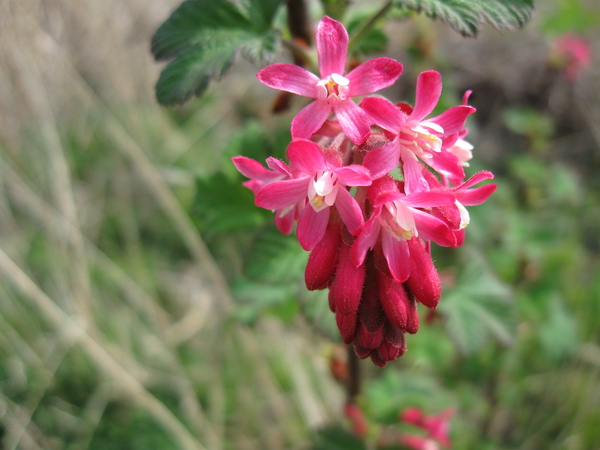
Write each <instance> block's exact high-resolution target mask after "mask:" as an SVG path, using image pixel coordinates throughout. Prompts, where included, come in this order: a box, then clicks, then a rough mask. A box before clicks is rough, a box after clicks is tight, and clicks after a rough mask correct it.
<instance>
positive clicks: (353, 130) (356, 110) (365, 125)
mask: <svg viewBox="0 0 600 450" xmlns="http://www.w3.org/2000/svg"><path fill="white" fill-rule="evenodd" d="M333 109H334V111H335V116H336V118H337V120H338V122H339V124H340V126H341V127H342V130H343V131H344V134H345V135H346V136H347V137H348V139H350V140H351V141H352V142H354V143H355V144H357V145H360V144H362V143H363V142H365V141H366V140H367V138H368V137H369V134H371V127H370V125H371V119H370V118H369V116H367V114H366V113H365V112H364V111H363V110H362V109H361V108H360V106H358V105H357V104H356V103H354V102H353V101H352V100H350V99H347V100H342V101H341V102H339V103H338V104H336V105H334V107H333Z"/></svg>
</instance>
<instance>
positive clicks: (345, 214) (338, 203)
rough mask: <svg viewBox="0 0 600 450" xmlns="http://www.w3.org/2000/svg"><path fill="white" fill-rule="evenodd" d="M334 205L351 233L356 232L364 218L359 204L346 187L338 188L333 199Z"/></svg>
mask: <svg viewBox="0 0 600 450" xmlns="http://www.w3.org/2000/svg"><path fill="white" fill-rule="evenodd" d="M335 207H336V208H337V210H338V212H339V213H340V217H341V218H342V221H343V222H344V224H345V225H346V227H347V228H348V231H350V233H351V234H354V233H356V231H357V230H358V229H359V228H360V227H362V225H363V223H364V219H363V214H362V211H361V209H360V206H359V205H358V202H357V201H356V200H355V199H354V197H352V195H350V192H348V191H347V190H346V189H344V188H340V190H339V191H338V193H337V197H336V199H335Z"/></svg>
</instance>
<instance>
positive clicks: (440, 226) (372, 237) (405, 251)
mask: <svg viewBox="0 0 600 450" xmlns="http://www.w3.org/2000/svg"><path fill="white" fill-rule="evenodd" d="M369 198H370V200H371V204H372V205H373V213H372V214H371V217H369V220H368V221H367V222H366V223H365V224H364V226H363V228H362V229H361V231H360V234H359V235H358V238H357V239H356V241H355V242H354V245H353V248H352V258H353V262H354V264H355V265H360V264H362V262H363V261H364V259H365V256H366V254H367V251H368V250H369V249H372V248H374V247H375V244H376V242H377V239H378V238H379V235H380V234H381V242H382V247H383V254H384V255H385V258H386V260H387V263H388V267H389V270H390V272H391V274H392V276H393V277H394V279H395V280H396V281H397V282H399V283H402V282H404V281H406V280H407V279H408V277H409V276H410V274H411V264H410V258H409V254H410V253H409V247H408V244H407V241H409V240H410V239H412V238H413V237H417V236H418V237H420V238H422V239H425V240H433V241H434V242H436V243H438V244H440V245H444V246H454V245H455V243H456V238H455V237H454V234H453V233H452V230H451V229H450V227H449V226H448V225H447V224H446V223H445V222H444V221H442V220H440V219H438V218H436V217H434V216H432V215H431V214H429V213H428V212H425V211H423V210H422V208H432V207H438V206H444V205H450V204H453V203H454V200H455V199H454V196H453V195H452V194H450V193H447V192H434V191H430V192H417V193H414V194H410V195H406V194H404V193H402V192H400V190H399V189H398V186H397V184H396V182H395V181H394V180H393V178H391V177H390V176H385V177H382V178H379V179H378V180H376V181H374V182H373V184H372V186H371V187H370V188H369Z"/></svg>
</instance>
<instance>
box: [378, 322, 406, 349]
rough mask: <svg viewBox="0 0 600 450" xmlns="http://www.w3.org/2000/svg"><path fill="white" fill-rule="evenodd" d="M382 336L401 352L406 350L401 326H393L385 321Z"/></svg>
mask: <svg viewBox="0 0 600 450" xmlns="http://www.w3.org/2000/svg"><path fill="white" fill-rule="evenodd" d="M383 338H384V339H385V340H386V341H387V342H389V343H390V344H391V345H393V346H394V347H396V348H399V349H401V350H402V353H404V352H405V351H406V339H405V338H404V331H403V330H402V329H401V328H398V327H395V326H394V325H392V324H391V323H390V322H388V323H386V325H385V328H384V333H383Z"/></svg>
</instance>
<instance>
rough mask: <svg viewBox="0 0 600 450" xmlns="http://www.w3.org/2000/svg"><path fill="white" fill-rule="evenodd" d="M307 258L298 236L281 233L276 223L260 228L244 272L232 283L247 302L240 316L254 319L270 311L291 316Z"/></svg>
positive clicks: (294, 308) (235, 292) (238, 297)
mask: <svg viewBox="0 0 600 450" xmlns="http://www.w3.org/2000/svg"><path fill="white" fill-rule="evenodd" d="M307 258H308V253H307V252H305V251H304V250H303V249H302V247H300V245H299V244H298V241H297V239H296V238H295V236H285V235H282V234H281V233H280V232H279V230H278V229H277V228H276V227H275V226H274V225H271V226H268V227H266V228H264V229H263V230H261V231H260V232H259V233H258V234H257V236H256V239H255V241H254V243H253V245H252V246H251V247H250V249H249V251H248V253H247V255H246V257H245V258H244V259H245V264H244V269H243V275H242V276H240V277H237V278H236V280H235V281H234V283H233V286H232V289H233V294H234V296H235V297H236V298H237V299H238V300H240V301H242V302H243V305H244V306H243V307H242V309H241V310H240V312H239V314H238V316H237V317H238V318H240V319H243V320H244V321H253V320H255V319H256V317H258V316H259V315H260V314H261V313H264V312H265V311H267V310H268V311H270V312H272V313H274V314H276V315H278V316H279V317H282V318H292V317H293V316H294V315H295V314H296V312H297V302H296V298H295V297H296V294H297V293H298V291H299V290H300V289H302V288H303V287H302V285H301V284H300V283H301V279H302V274H303V273H304V266H305V265H306V261H307Z"/></svg>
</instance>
